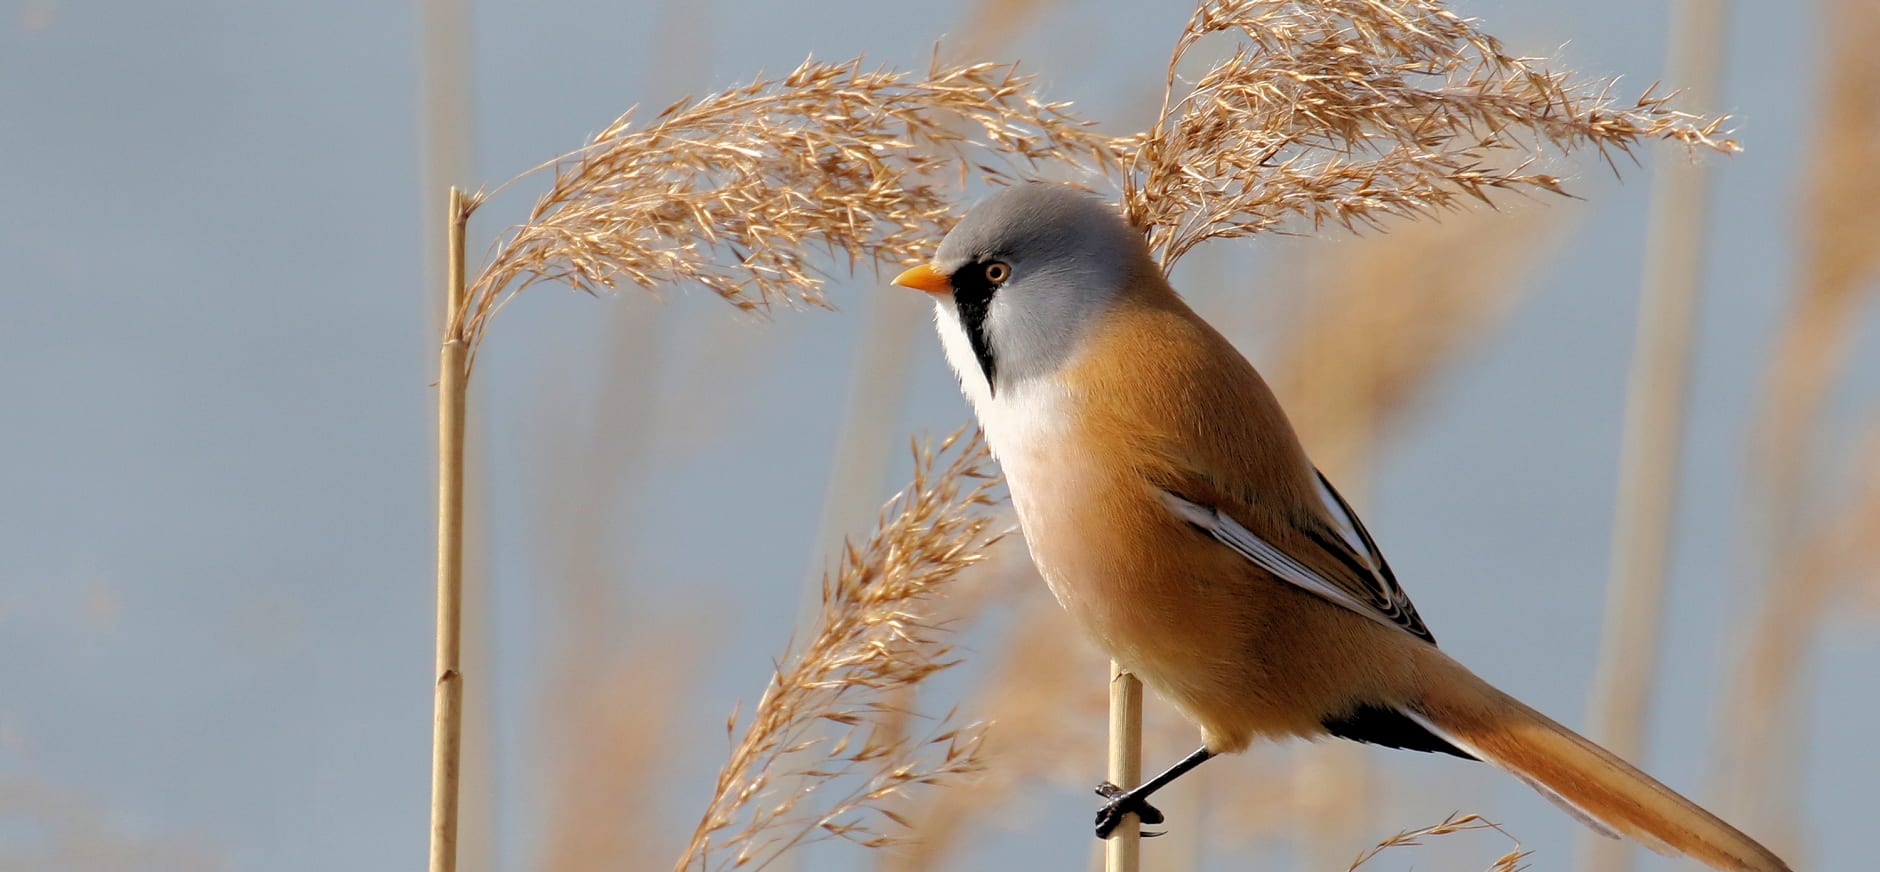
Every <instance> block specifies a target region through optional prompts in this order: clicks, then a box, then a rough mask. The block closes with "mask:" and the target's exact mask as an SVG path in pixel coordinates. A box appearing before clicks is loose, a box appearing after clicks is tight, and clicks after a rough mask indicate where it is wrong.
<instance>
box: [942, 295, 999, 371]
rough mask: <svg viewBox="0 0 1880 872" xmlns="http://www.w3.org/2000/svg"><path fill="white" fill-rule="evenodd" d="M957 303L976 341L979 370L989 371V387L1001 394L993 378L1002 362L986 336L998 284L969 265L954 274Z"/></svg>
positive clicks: (971, 338) (962, 323) (962, 321)
mask: <svg viewBox="0 0 1880 872" xmlns="http://www.w3.org/2000/svg"><path fill="white" fill-rule="evenodd" d="M952 284H953V305H954V307H955V308H957V309H959V312H960V326H962V327H964V328H966V341H967V342H970V343H972V346H973V357H975V358H978V360H979V370H980V372H983V373H985V374H986V389H987V390H988V391H990V392H991V393H994V394H996V393H998V390H999V388H998V383H997V382H995V381H993V378H992V376H993V373H994V372H996V371H997V369H998V362H997V361H995V360H994V359H993V357H992V341H991V339H990V338H988V337H987V335H986V313H987V310H989V309H991V307H992V295H993V294H994V293H995V292H997V291H998V289H999V288H998V286H997V285H994V284H993V283H991V282H989V281H986V274H985V271H984V270H981V269H979V268H978V266H977V265H976V264H975V265H969V266H967V267H964V268H962V269H959V270H956V271H955V272H954V273H953V278H952Z"/></svg>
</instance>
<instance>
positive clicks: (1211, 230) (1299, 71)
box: [1123, 0, 1736, 266]
mask: <svg viewBox="0 0 1880 872" xmlns="http://www.w3.org/2000/svg"><path fill="white" fill-rule="evenodd" d="M1219 33H1234V34H1237V36H1238V38H1239V39H1240V40H1242V42H1241V44H1240V45H1239V46H1238V47H1237V48H1236V50H1235V51H1234V53H1233V55H1232V56H1231V57H1230V58H1228V59H1227V60H1225V61H1222V62H1220V63H1217V64H1216V65H1215V66H1214V67H1213V68H1212V69H1210V70H1209V71H1208V72H1207V73H1206V74H1204V75H1203V76H1202V77H1201V78H1200V79H1199V80H1197V81H1196V82H1195V83H1194V85H1193V86H1192V87H1189V88H1187V89H1186V90H1180V89H1178V87H1177V70H1178V68H1179V67H1180V66H1181V63H1182V61H1183V60H1184V58H1185V57H1186V56H1187V54H1188V52H1189V51H1190V50H1191V49H1193V48H1194V47H1195V46H1196V45H1197V44H1198V43H1200V42H1201V41H1202V40H1203V39H1205V38H1206V37H1208V36H1210V35H1213V34H1219ZM1611 86H1612V82H1611V81H1610V80H1593V81H1579V80H1576V79H1574V78H1572V77H1571V76H1570V75H1569V74H1567V73H1562V72H1552V71H1549V70H1548V69H1546V68H1545V67H1543V66H1541V65H1540V64H1539V63H1538V62H1536V61H1533V60H1529V59H1524V58H1516V57H1513V56H1511V55H1509V54H1507V53H1506V52H1504V51H1503V50H1502V47H1501V44H1500V43H1499V42H1498V41H1497V40H1496V39H1495V38H1494V37H1492V36H1490V35H1488V34H1487V33H1485V32H1484V31H1482V30H1481V29H1480V28H1479V27H1477V25H1476V22H1474V21H1473V20H1471V19H1466V18H1462V17H1460V16H1457V15H1456V14H1455V13H1453V12H1450V11H1449V10H1448V9H1446V8H1444V5H1443V4H1442V3H1440V2H1437V0H1405V2H1385V0H1211V2H1206V3H1203V4H1202V6H1201V8H1200V9H1199V10H1198V11H1197V12H1196V13H1195V15H1194V17H1193V18H1192V19H1190V21H1189V23H1188V26H1187V28H1186V29H1184V30H1183V32H1182V34H1181V36H1180V37H1179V38H1178V39H1177V40H1176V43H1175V49H1174V52H1173V53H1172V55H1171V57H1170V59H1169V66H1168V76H1167V80H1166V90H1165V93H1164V97H1163V104H1162V105H1163V108H1162V111H1161V113H1160V115H1159V117H1158V118H1157V120H1156V122H1155V124H1154V125H1153V126H1151V127H1150V129H1149V130H1148V132H1147V133H1145V134H1143V135H1142V136H1141V137H1140V138H1139V139H1137V140H1132V141H1131V142H1130V143H1129V145H1130V146H1131V147H1133V150H1132V151H1131V153H1130V154H1129V157H1128V158H1127V159H1126V160H1125V161H1124V170H1125V172H1124V179H1123V182H1124V190H1125V197H1124V200H1125V207H1126V210H1127V212H1128V215H1129V217H1130V218H1131V220H1132V221H1133V222H1134V223H1136V224H1138V225H1139V226H1142V227H1145V228H1147V229H1148V232H1149V239H1150V242H1151V244H1152V245H1153V246H1154V247H1155V249H1156V250H1157V251H1158V252H1159V253H1160V254H1161V257H1162V260H1163V263H1164V265H1165V266H1166V265H1168V264H1170V263H1173V262H1174V261H1175V260H1176V259H1178V258H1179V257H1181V255H1182V254H1183V253H1185V252H1187V251H1188V250H1190V249H1192V248H1193V247H1194V246H1196V245H1198V244H1200V243H1202V242H1205V241H1207V240H1209V239H1219V238H1232V237H1238V236H1245V235H1248V234H1251V233H1257V232H1260V231H1264V230H1269V229H1273V228H1274V227H1276V226H1277V225H1279V224H1280V223H1281V222H1283V221H1286V220H1287V219H1288V218H1292V217H1298V218H1303V219H1305V220H1307V221H1309V222H1310V223H1311V225H1312V226H1313V227H1314V228H1317V227H1320V226H1322V225H1324V224H1327V223H1331V224H1336V225H1341V226H1344V227H1348V228H1349V227H1353V226H1355V225H1376V224H1378V222H1379V221H1380V220H1381V219H1382V218H1384V217H1386V216H1391V215H1417V214H1425V213H1428V212H1431V211H1433V210H1436V209H1441V208H1445V207H1450V206H1453V205H1455V204H1456V203H1457V202H1459V201H1460V199H1461V198H1464V197H1468V198H1475V199H1483V200H1486V199H1487V196H1488V193H1489V192H1490V191H1492V190H1496V189H1503V190H1530V191H1531V190H1544V191H1552V192H1555V193H1560V192H1561V191H1562V189H1561V187H1560V182H1559V180H1558V179H1556V178H1555V177H1554V176H1552V175H1549V174H1547V173H1544V172H1538V171H1535V170H1534V169H1532V167H1533V165H1534V162H1535V161H1536V160H1537V159H1538V158H1540V157H1541V156H1543V155H1544V154H1545V153H1546V152H1547V151H1548V150H1549V149H1551V150H1553V151H1557V152H1559V153H1562V154H1564V153H1567V152H1571V151H1575V150H1577V149H1580V148H1585V147H1591V148H1593V149H1596V150H1597V151H1598V152H1599V153H1600V154H1601V155H1602V156H1604V157H1605V158H1606V159H1607V161H1608V162H1609V163H1611V162H1612V157H1613V154H1612V153H1613V152H1615V151H1617V152H1620V153H1627V154H1629V152H1630V149H1631V148H1632V146H1634V145H1636V144H1638V143H1639V142H1641V141H1644V140H1648V139H1667V140H1673V141H1677V142H1681V143H1683V144H1685V145H1687V146H1690V147H1693V148H1695V147H1705V148H1711V149H1716V150H1718V151H1724V152H1729V151H1734V150H1736V144H1735V142H1733V141H1731V140H1729V139H1727V138H1723V137H1722V136H1721V135H1720V133H1719V129H1720V127H1721V125H1722V119H1720V118H1719V119H1710V120H1705V119H1701V118H1698V117H1695V116H1692V115H1687V114H1685V113H1682V112H1679V111H1676V110H1674V109H1672V108H1671V107H1670V106H1669V104H1668V102H1667V98H1666V97H1661V96H1654V95H1653V94H1652V92H1651V91H1650V90H1647V91H1646V92H1645V94H1644V95H1642V96H1640V97H1639V98H1638V100H1637V101H1636V102H1635V103H1634V104H1633V105H1631V106H1618V105H1616V104H1615V103H1614V102H1613V101H1612V99H1611V98H1610V96H1609V94H1610V89H1611ZM1178 91H1179V93H1178ZM1615 166H1616V165H1615Z"/></svg>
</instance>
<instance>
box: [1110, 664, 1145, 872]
mask: <svg viewBox="0 0 1880 872" xmlns="http://www.w3.org/2000/svg"><path fill="white" fill-rule="evenodd" d="M1109 779H1110V783H1111V784H1114V785H1117V786H1118V787H1122V788H1124V789H1129V788H1133V787H1135V786H1136V785H1138V784H1141V783H1142V682H1141V681H1138V680H1137V679H1136V676H1134V675H1131V674H1129V673H1128V672H1125V671H1123V667H1122V666H1121V665H1119V664H1117V663H1115V662H1111V663H1110V772H1109ZM1141 868H1142V821H1140V820H1138V819H1137V818H1136V816H1135V815H1133V814H1129V815H1124V816H1123V822H1122V823H1120V824H1118V825H1117V826H1116V831H1115V832H1113V833H1111V834H1110V837H1109V838H1108V839H1106V840H1105V841H1104V843H1103V870H1104V872H1138V870H1139V869H1141Z"/></svg>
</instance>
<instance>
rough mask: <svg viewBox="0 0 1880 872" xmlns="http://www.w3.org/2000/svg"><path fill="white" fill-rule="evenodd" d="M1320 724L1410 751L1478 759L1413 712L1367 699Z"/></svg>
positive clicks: (1328, 729) (1349, 736) (1370, 742)
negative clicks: (1428, 726) (1371, 702)
mask: <svg viewBox="0 0 1880 872" xmlns="http://www.w3.org/2000/svg"><path fill="white" fill-rule="evenodd" d="M1319 724H1320V725H1321V726H1323V727H1325V730H1326V732H1329V733H1331V734H1332V735H1334V736H1337V737H1339V738H1341V739H1350V740H1351V741H1353V742H1363V743H1365V744H1367V745H1382V746H1384V747H1386V748H1402V749H1404V750H1406V751H1427V752H1429V753H1432V754H1450V755H1453V756H1456V757H1461V758H1462V759H1464V760H1474V759H1476V757H1475V755H1474V754H1470V753H1469V752H1467V751H1464V750H1462V749H1461V748H1458V747H1456V746H1454V745H1451V744H1449V742H1448V741H1446V740H1445V739H1443V737H1441V736H1438V735H1436V734H1435V733H1432V732H1430V731H1429V730H1428V729H1425V728H1424V726H1423V725H1422V724H1419V723H1417V722H1416V721H1415V720H1414V719H1412V718H1411V717H1410V716H1409V715H1406V714H1404V713H1403V712H1400V711H1398V710H1396V709H1394V708H1390V707H1389V706H1381V705H1371V704H1369V703H1366V704H1364V705H1360V706H1358V707H1357V708H1355V709H1352V710H1351V711H1349V712H1346V713H1345V714H1342V715H1338V716H1336V717H1329V718H1326V719H1325V720H1322V721H1320V722H1319Z"/></svg>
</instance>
